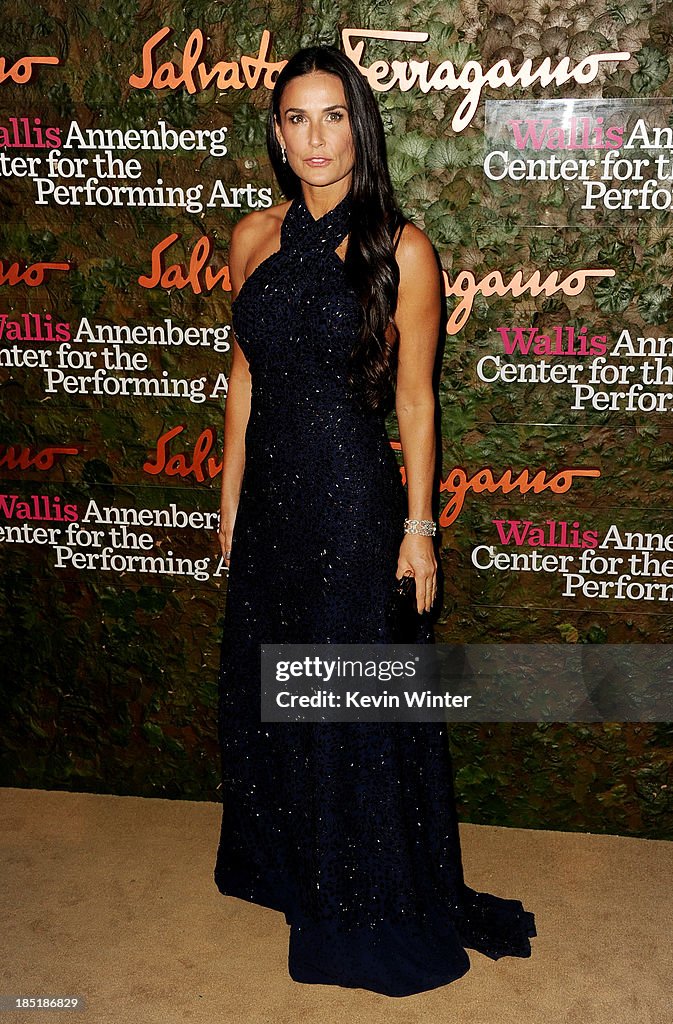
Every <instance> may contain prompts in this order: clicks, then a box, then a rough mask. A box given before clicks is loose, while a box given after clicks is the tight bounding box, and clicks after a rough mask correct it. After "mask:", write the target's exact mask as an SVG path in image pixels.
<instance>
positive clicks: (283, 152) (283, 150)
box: [280, 146, 287, 164]
mask: <svg viewBox="0 0 673 1024" xmlns="http://www.w3.org/2000/svg"><path fill="white" fill-rule="evenodd" d="M280 151H281V153H282V154H283V163H284V164H286V163H287V157H286V155H285V149H284V148H283V146H281V147H280Z"/></svg>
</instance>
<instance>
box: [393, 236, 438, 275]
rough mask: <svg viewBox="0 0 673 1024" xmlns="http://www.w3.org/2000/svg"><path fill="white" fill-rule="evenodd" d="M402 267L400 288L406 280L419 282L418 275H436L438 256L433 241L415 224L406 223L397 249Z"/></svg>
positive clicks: (398, 260)
mask: <svg viewBox="0 0 673 1024" xmlns="http://www.w3.org/2000/svg"><path fill="white" fill-rule="evenodd" d="M395 255H396V257H397V264H398V266H399V268H400V288H402V287H404V284H405V282H414V281H416V283H417V282H418V275H431V276H432V275H436V274H437V257H436V255H435V250H434V247H433V245H432V242H431V241H430V239H429V238H428V236H427V235H426V233H425V232H424V231H422V230H421V229H420V228H419V227H417V226H416V225H415V224H412V223H411V221H409V222H408V223H407V224H405V225H404V228H403V229H402V234H401V235H400V240H399V242H398V244H397V249H396V250H395Z"/></svg>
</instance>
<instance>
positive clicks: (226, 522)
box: [217, 516, 235, 568]
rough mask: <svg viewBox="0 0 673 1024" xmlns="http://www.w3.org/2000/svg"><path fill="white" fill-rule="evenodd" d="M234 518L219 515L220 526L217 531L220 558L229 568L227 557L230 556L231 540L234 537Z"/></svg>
mask: <svg viewBox="0 0 673 1024" xmlns="http://www.w3.org/2000/svg"><path fill="white" fill-rule="evenodd" d="M234 521H235V517H234V519H231V518H229V517H227V518H224V517H222V516H220V527H219V529H218V531H217V539H218V541H219V542H220V551H221V552H222V558H223V559H224V561H225V564H226V566H227V568H229V559H230V557H231V542H232V540H233V537H234Z"/></svg>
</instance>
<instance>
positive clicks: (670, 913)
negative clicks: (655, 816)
mask: <svg viewBox="0 0 673 1024" xmlns="http://www.w3.org/2000/svg"><path fill="white" fill-rule="evenodd" d="M220 814H221V809H220V805H219V804H215V803H194V802H188V801H172V800H147V799H142V798H136V797H117V796H94V795H90V794H81V793H64V792H56V791H50V792H47V791H42V790H26V789H0V836H1V839H0V842H1V845H2V854H1V870H2V901H3V906H2V929H1V931H2V940H1V941H2V946H3V948H2V962H1V967H0V969H1V971H2V984H1V985H0V994H2V995H4V996H7V995H25V996H29V995H31V996H41V995H42V996H44V995H48V996H59V995H64V996H67V995H71V996H72V995H75V996H79V997H81V998H83V999H84V1000H85V1003H86V1008H85V1009H84V1010H83V1011H81V1012H64V1011H60V1012H59V1011H34V1010H31V1011H25V1012H24V1011H21V1012H16V1011H9V1012H3V1013H0V1024H9V1022H10V1021H12V1022H13V1021H21V1022H33V1021H36V1022H45V1024H46V1022H50V1021H59V1022H64V1024H67V1022H69V1021H70V1022H72V1024H79V1022H82V1024H107V1022H111V1024H113V1022H114V1024H126V1022H133V1024H154V1022H157V1024H159V1022H160V1024H173V1022H178V1021H193V1022H195V1024H201V1022H203V1024H219V1022H226V1024H239V1022H245V1024H248V1022H249V1024H266V1022H269V1024H271V1022H273V1024H285V1022H287V1024H290V1022H291V1024H303V1022H306V1024H314V1022H315V1024H319V1022H320V1024H326V1022H330V1024H331V1022H336V1021H344V1022H348V1024H360V1022H367V1024H370V1022H371V1024H397V1022H400V1024H402V1022H404V1024H417V1022H418V1024H421V1022H422V1024H434V1022H438V1024H439V1022H442V1024H496V1022H497V1024H510V1022H512V1024H513V1022H516V1024H566V1022H573V1024H575V1022H576V1024H598V1022H600V1024H670V1022H671V1021H673V926H672V924H671V920H672V918H673V870H672V869H673V843H669V842H660V841H653V840H642V839H629V838H621V837H617V836H596V835H587V834H576V833H568V832H546V831H528V830H523V829H507V828H488V827H484V826H478V825H461V838H462V844H463V863H464V867H465V877H466V881H467V882H468V884H469V885H471V886H472V887H473V888H475V889H482V890H484V889H485V890H488V891H489V892H493V893H495V894H496V895H499V896H506V897H515V898H518V899H521V900H522V901H523V903H524V905H525V907H526V908H527V909H529V910H532V911H533V912H534V913H535V915H536V925H537V930H538V936H537V937H536V938H534V939H532V946H533V956H532V957H531V958H530V959H527V960H526V959H519V958H514V957H505V958H503V959H501V960H498V961H492V960H489V959H488V958H487V957H484V956H482V955H481V954H479V953H476V952H474V951H472V950H469V951H468V952H469V956H470V960H471V964H472V966H471V968H470V970H469V971H468V973H467V974H466V975H464V976H463V977H462V978H460V979H459V980H458V981H455V982H453V983H452V984H450V985H446V986H443V987H442V988H438V989H434V990H433V991H431V992H426V993H422V994H420V995H415V996H408V997H406V998H402V999H392V998H389V997H387V996H381V995H377V994H375V993H372V992H365V991H363V990H361V989H357V990H356V989H345V988H339V987H335V986H331V985H302V984H298V983H296V982H293V981H292V980H291V979H290V977H289V976H288V974H287V939H288V927H287V925H286V924H285V918H284V916H283V915H282V914H279V913H276V912H275V911H272V910H266V909H263V908H261V907H256V906H254V905H252V904H249V903H246V902H244V901H242V900H237V899H233V898H231V897H224V896H222V895H221V894H220V893H219V892H218V891H217V889H216V888H215V884H214V882H213V881H212V869H213V864H214V857H215V850H216V845H217V839H218V833H219V823H220Z"/></svg>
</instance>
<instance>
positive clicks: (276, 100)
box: [266, 46, 407, 412]
mask: <svg viewBox="0 0 673 1024" xmlns="http://www.w3.org/2000/svg"><path fill="white" fill-rule="evenodd" d="M312 71H326V72H329V73H330V74H333V75H338V77H339V78H340V79H341V81H342V83H343V88H344V95H345V98H346V104H347V106H348V116H349V121H350V126H351V134H352V138H353V148H354V151H355V163H354V167H353V176H352V184H351V191H350V196H351V225H350V231H349V237H348V248H347V251H346V257H345V264H344V269H345V272H346V274H347V277H348V279H349V281H350V282H351V284H352V285H353V288H354V289H355V292H356V294H357V296H358V298H359V300H360V304H361V306H362V311H363V316H362V318H361V321H362V325H361V330H360V334H359V337H358V339H357V340H356V343H355V345H354V346H353V349H352V351H351V353H350V358H349V371H348V378H349V383H350V385H351V387H353V389H354V390H355V392H356V394H359V395H360V397H361V398H362V399H363V400H364V402H365V405H366V406H368V407H369V408H370V409H372V410H375V411H379V410H381V411H383V412H387V411H389V409H390V407H391V406H392V402H393V399H394V393H395V380H396V375H397V345H398V342H399V337H400V335H399V330H398V328H397V325H396V324H395V321H394V319H393V317H394V313H395V308H396V306H397V293H398V288H399V282H400V272H399V267H398V265H397V262H396V260H395V246H396V244H397V241H398V240H399V235H398V234H397V233H398V232H400V233H401V231H402V228H403V227H404V224H405V223H406V222H407V218H406V217H405V216H404V214H403V213H402V212H401V211H400V209H399V207H398V206H397V203H396V201H395V196H394V193H393V187H392V184H391V181H390V173H389V171H388V161H387V156H386V142H385V135H384V131H383V122H382V120H381V114H380V112H379V108H378V104H377V102H376V99H375V97H374V94H373V92H372V90H371V88H370V86H369V83H368V82H367V81H366V80H365V79H364V78H363V76H362V75H361V74H360V72H359V71H358V69H357V68H356V66H355V65H354V64H353V62H352V61H351V60H350V59H349V58H348V57H346V56H345V54H343V53H342V52H341V51H340V50H338V49H337V48H336V47H334V46H307V47H305V48H304V49H301V50H298V51H297V53H295V54H294V56H293V57H291V58H290V60H289V61H288V62H287V64H285V66H284V67H283V68H282V69H281V71H280V74H279V75H278V78H277V80H276V83H275V86H274V89H273V93H272V96H271V104H270V106H269V115H268V121H267V133H266V141H267V147H268V151H269V157H270V159H271V164H272V166H273V169H274V171H275V174H276V177H277V179H278V183H279V185H280V187H281V189H282V190H283V192H284V194H285V195H286V196H287V197H288V198H289V199H294V198H296V197H297V196H298V195H300V193H301V181H300V179H299V177H298V176H297V175H296V174H295V173H294V171H293V170H292V169H291V167H290V165H289V163H283V160H282V156H281V147H280V144H279V142H278V139H277V138H276V133H275V131H274V119H275V120H277V122H278V125H279V126H281V127H282V125H281V117H280V103H281V98H282V95H283V91H284V89H285V86H286V85H287V84H288V82H290V81H291V80H292V79H293V78H297V77H299V76H300V75H306V74H309V73H310V72H312ZM396 236H397V238H396Z"/></svg>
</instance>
